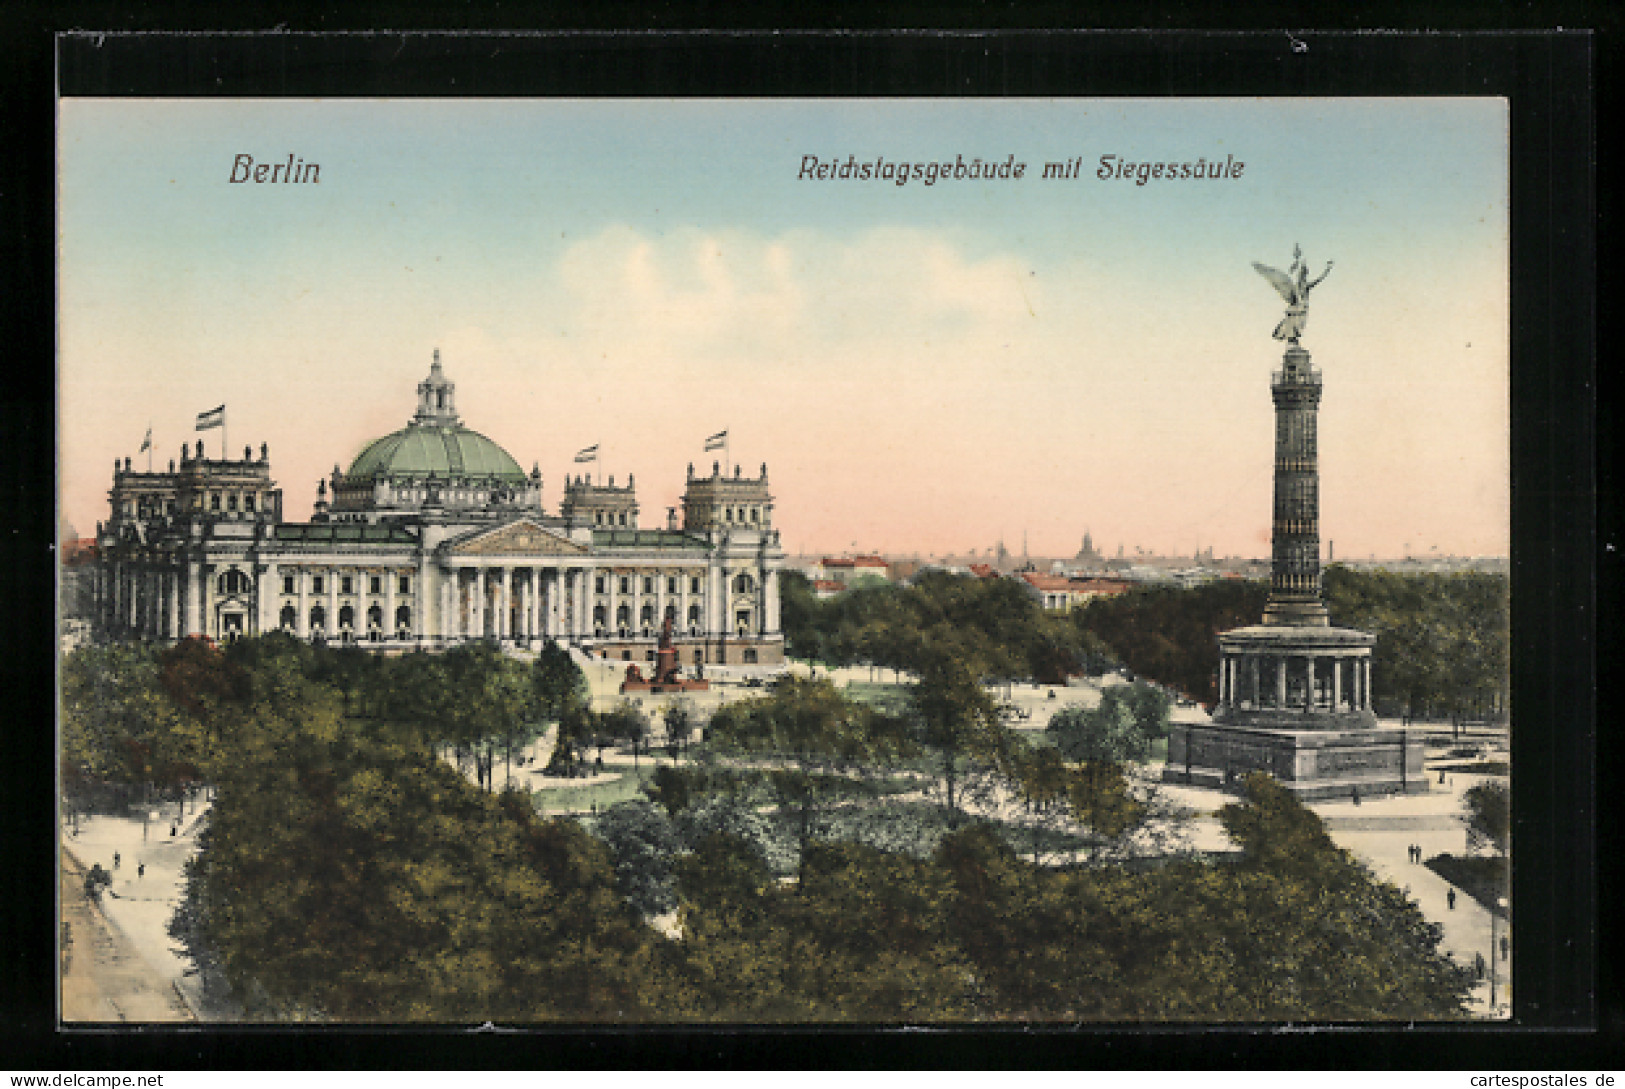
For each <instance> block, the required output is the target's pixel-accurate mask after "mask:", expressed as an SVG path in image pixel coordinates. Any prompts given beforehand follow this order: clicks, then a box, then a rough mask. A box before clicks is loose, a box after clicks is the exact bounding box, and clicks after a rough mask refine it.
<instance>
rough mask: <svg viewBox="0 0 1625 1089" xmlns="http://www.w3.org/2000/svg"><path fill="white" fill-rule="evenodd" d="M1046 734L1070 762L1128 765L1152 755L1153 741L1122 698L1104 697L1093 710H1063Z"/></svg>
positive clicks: (1055, 717) (1072, 708) (1051, 720)
mask: <svg viewBox="0 0 1625 1089" xmlns="http://www.w3.org/2000/svg"><path fill="white" fill-rule="evenodd" d="M1113 693H1115V689H1108V690H1107V695H1111V694H1113ZM1044 732H1045V734H1047V735H1048V736H1049V738H1050V739H1051V740H1052V741H1053V742H1054V744H1055V747H1056V748H1057V749H1059V750H1060V752H1061V755H1063V756H1065V757H1066V758H1067V759H1068V760H1091V761H1095V762H1098V763H1103V764H1128V763H1138V762H1140V761H1143V760H1144V759H1145V758H1146V757H1147V756H1148V755H1149V754H1150V752H1151V739H1150V738H1148V737H1147V736H1146V735H1145V733H1144V731H1142V730H1141V729H1140V724H1139V723H1138V722H1136V721H1135V718H1134V709H1133V707H1132V706H1131V705H1130V704H1129V703H1128V701H1126V700H1121V699H1107V698H1102V699H1101V701H1100V706H1098V707H1095V708H1092V709H1091V708H1086V707H1082V706H1079V705H1076V704H1074V705H1072V706H1070V707H1063V708H1061V709H1060V710H1059V711H1057V712H1055V715H1054V716H1053V717H1052V718H1051V719H1050V722H1049V725H1048V726H1047V727H1046V728H1045V730H1044Z"/></svg>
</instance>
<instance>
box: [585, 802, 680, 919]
mask: <svg viewBox="0 0 1625 1089" xmlns="http://www.w3.org/2000/svg"><path fill="white" fill-rule="evenodd" d="M594 830H595V831H596V832H597V833H598V836H599V837H600V838H601V839H603V840H604V842H606V843H607V844H609V850H610V855H611V857H612V858H613V859H614V862H615V876H616V880H617V882H618V883H619V885H620V888H621V891H622V893H623V894H624V895H625V896H626V899H627V901H628V902H629V903H630V904H631V905H632V906H633V907H635V908H637V909H638V911H640V912H642V913H643V914H644V915H659V914H661V913H662V912H666V911H670V910H671V909H672V908H673V907H675V906H676V903H677V897H676V889H675V887H674V885H673V879H672V869H671V867H672V861H673V860H674V859H675V858H676V857H677V853H678V851H679V850H680V849H681V847H682V841H681V840H680V839H679V838H678V835H677V829H676V826H675V825H673V824H672V821H671V818H670V817H669V816H668V815H667V814H666V811H665V810H664V809H662V808H660V807H659V806H657V805H653V804H651V803H650V802H648V801H645V800H644V799H642V798H634V799H632V800H631V801H625V802H620V803H618V804H616V805H612V806H610V807H609V808H608V809H606V810H604V812H603V813H601V814H600V815H599V817H598V820H597V822H596V827H595V829H594Z"/></svg>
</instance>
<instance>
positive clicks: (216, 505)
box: [209, 492, 220, 510]
mask: <svg viewBox="0 0 1625 1089" xmlns="http://www.w3.org/2000/svg"><path fill="white" fill-rule="evenodd" d="M209 509H210V510H219V509H220V493H219V492H215V493H214V494H213V495H211V496H209Z"/></svg>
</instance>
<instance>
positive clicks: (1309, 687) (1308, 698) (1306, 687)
mask: <svg viewBox="0 0 1625 1089" xmlns="http://www.w3.org/2000/svg"><path fill="white" fill-rule="evenodd" d="M1303 709H1304V711H1306V712H1307V711H1313V710H1314V709H1315V656H1314V655H1313V654H1305V655H1304V656H1303Z"/></svg>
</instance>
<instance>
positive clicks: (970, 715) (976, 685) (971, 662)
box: [911, 630, 1015, 826]
mask: <svg viewBox="0 0 1625 1089" xmlns="http://www.w3.org/2000/svg"><path fill="white" fill-rule="evenodd" d="M916 661H917V663H918V664H917V669H918V673H919V681H918V682H917V683H916V684H915V685H914V686H913V690H912V692H911V698H912V701H913V708H914V716H915V721H916V723H917V725H918V727H919V740H920V741H921V742H922V743H923V744H925V745H926V746H928V747H929V748H930V749H932V750H933V751H934V753H935V755H936V766H937V778H938V779H939V780H940V781H941V783H942V796H943V804H944V806H945V808H946V810H947V813H948V819H949V824H950V826H957V825H958V822H959V815H960V810H961V808H962V806H963V805H964V800H965V799H964V796H963V795H964V787H965V784H966V781H967V777H971V776H974V775H976V773H978V772H980V771H984V770H991V769H993V768H996V767H1000V768H1005V769H1009V768H1010V767H1012V763H1011V757H1012V754H1013V751H1014V748H1015V746H1014V743H1013V741H1012V739H1011V735H1010V732H1009V730H1007V729H1006V728H1005V726H1004V724H1003V722H1002V721H1000V716H999V711H998V708H997V707H996V706H995V704H994V702H993V698H992V697H991V696H989V695H988V693H987V691H986V689H984V688H983V687H982V685H981V683H980V680H979V678H978V671H977V670H976V664H977V661H978V659H977V656H976V655H975V653H974V652H969V651H967V650H966V649H965V648H964V647H963V645H962V644H960V643H959V642H958V640H957V639H956V638H955V637H954V636H953V635H952V634H951V633H949V632H945V631H940V630H939V631H936V632H933V633H932V638H930V639H929V640H922V641H921V650H920V652H919V655H918V657H917V659H916Z"/></svg>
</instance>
